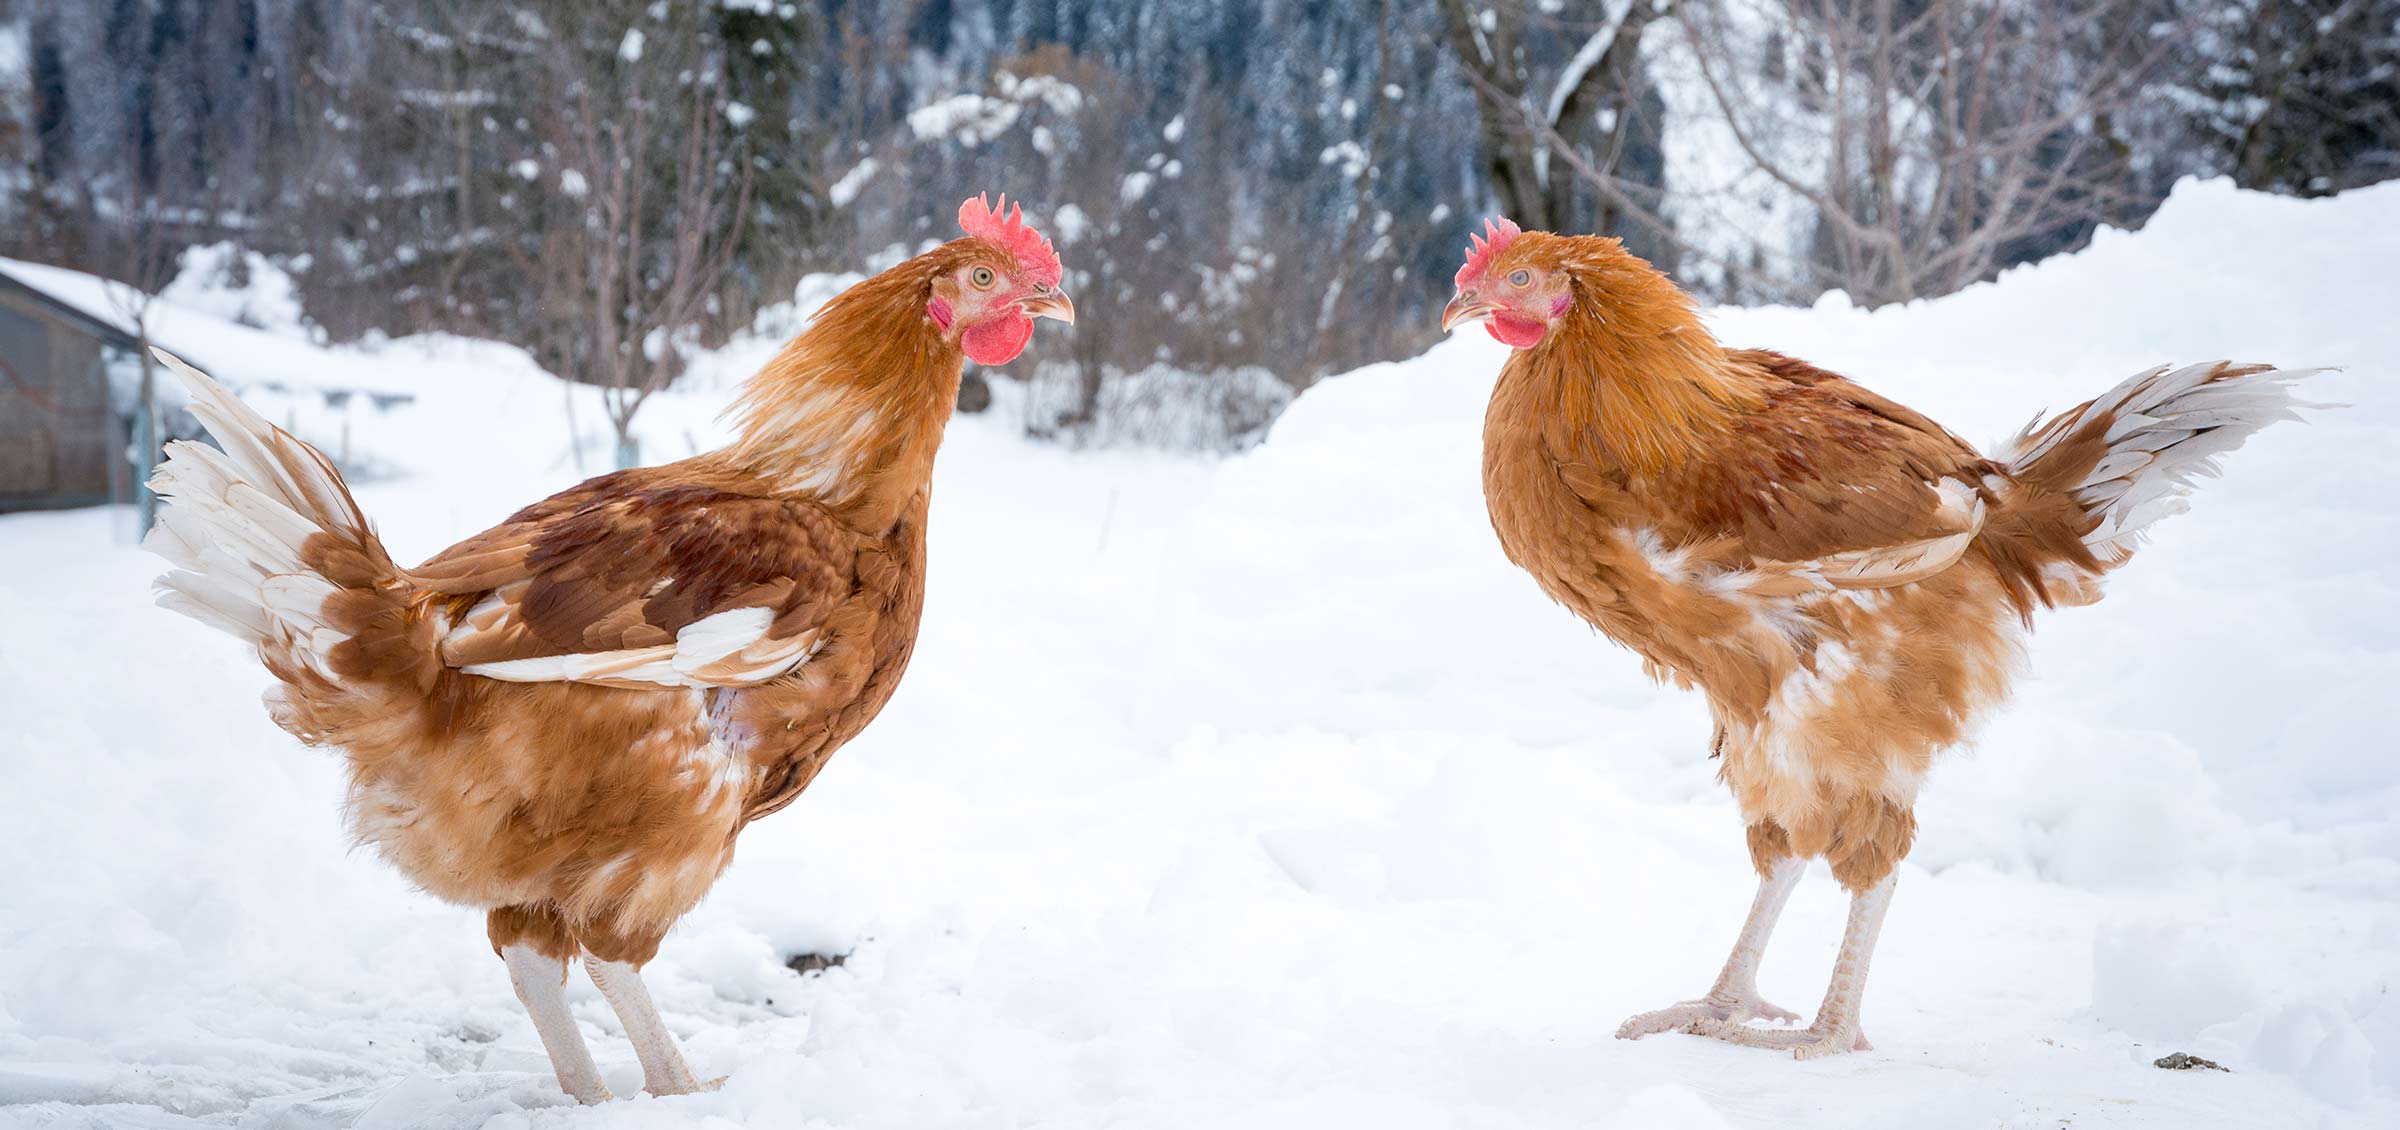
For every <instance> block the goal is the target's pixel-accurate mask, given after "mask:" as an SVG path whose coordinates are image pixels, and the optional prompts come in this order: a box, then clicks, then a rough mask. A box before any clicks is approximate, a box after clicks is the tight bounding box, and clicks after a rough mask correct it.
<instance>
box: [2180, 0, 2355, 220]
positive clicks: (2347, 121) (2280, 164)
mask: <svg viewBox="0 0 2400 1130" xmlns="http://www.w3.org/2000/svg"><path fill="white" fill-rule="evenodd" d="M2196 15H2197V20H2196V23H2197V30H2196V34H2195V35H2194V36H2193V37H2192V51H2193V55H2194V59H2193V65H2192V66H2191V67H2190V68H2189V77H2188V78H2187V79H2186V80H2185V81H2184V83H2182V84H2181V89H2180V93H2181V94H2182V95H2183V96H2184V98H2185V100H2186V101H2187V102H2188V103H2189V104H2190V105H2192V106H2193V107H2194V110H2193V113H2192V118H2193V120H2194V124H2195V126H2196V127H2197V129H2198V131H2199V133H2200V134H2201V136H2202V137H2203V138H2205V139H2206V140H2207V141H2208V142H2210V143H2212V144H2213V146H2214V147H2216V148H2218V149H2219V150H2220V151H2221V152H2222V153H2223V154H2224V160H2223V165H2222V167H2223V168H2224V169H2225V170H2227V171H2230V172H2232V173H2233V175H2234V177H2235V178H2236V180H2238V181H2239V182H2240V183H2241V185H2242V186H2243V187H2245V188H2260V189H2270V190H2275V191H2281V192H2293V193H2298V194H2300V195H2302V196H2324V195H2329V194H2331V193H2336V192H2340V191H2342V190H2343V189H2347V188H2356V187H2358V186H2360V185H2366V184H2373V183H2375V182H2377V181H2381V180H2386V179H2389V178H2391V177H2394V176H2400V0H2230V2H2217V3H2209V4H2201V5H2197V12H2196Z"/></svg>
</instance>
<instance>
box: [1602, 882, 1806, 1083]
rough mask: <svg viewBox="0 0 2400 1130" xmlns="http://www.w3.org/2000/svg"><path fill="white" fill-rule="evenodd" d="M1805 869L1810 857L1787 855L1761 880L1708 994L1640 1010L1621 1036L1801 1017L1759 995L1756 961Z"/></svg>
mask: <svg viewBox="0 0 2400 1130" xmlns="http://www.w3.org/2000/svg"><path fill="white" fill-rule="evenodd" d="M1807 869H1808V864H1807V861H1805V860H1802V859H1800V858H1798V857H1797V856H1789V855H1787V856H1784V857H1783V858H1781V859H1778V860H1776V861H1775V865H1774V867H1773V868H1771V869H1770V870H1769V871H1768V872H1767V874H1766V875H1765V876H1763V877H1761V878H1760V879H1759V881H1758V897H1756V898H1754V899H1752V900H1751V901H1750V917H1749V919H1748V920H1747V921H1745V922H1743V923H1742V933H1741V936H1740V937H1738V938H1736V939H1734V943H1733V954H1732V956H1730V957H1728V958H1726V959H1725V969H1724V971H1723V972H1720V973H1718V974H1717V983H1716V985H1715V986H1714V987H1712V988H1710V989H1709V990H1708V995H1707V996H1704V997H1701V998H1700V999H1699V1000H1693V1001H1684V1002H1682V1003H1680V1004H1672V1005H1668V1006H1667V1007H1665V1008H1662V1009H1658V1010H1656V1011H1653V1012H1645V1013H1642V1014H1641V1015H1639V1016H1636V1017H1634V1018H1632V1019H1630V1020H1627V1021H1626V1022H1625V1023H1624V1024H1623V1025H1621V1026H1619V1027H1618V1028H1617V1038H1618V1039H1620V1040H1638V1039H1641V1038H1642V1037H1644V1036H1648V1035H1651V1034H1653V1033H1657V1032H1672V1031H1690V1030H1692V1025H1694V1024H1697V1023H1699V1022H1702V1021H1710V1022H1726V1023H1731V1024H1734V1025H1736V1026H1738V1025H1740V1024H1741V1022H1742V1021H1745V1020H1752V1019H1764V1020H1798V1019H1800V1016H1799V1014H1798V1013H1794V1012H1791V1011H1789V1010H1786V1009H1781V1008H1777V1007H1775V1006H1774V1005H1772V1004H1768V1003H1767V1001H1766V999H1765V998H1763V997H1761V996H1759V995H1758V959H1759V958H1760V956H1761V955H1763V954H1765V953H1766V950H1767V939H1768V938H1769V937H1771V936H1772V935H1773V934H1774V933H1775V920H1776V919H1778V918H1780V917H1782V916H1783V904H1784V903H1785V902H1787V901H1789V900H1790V899H1791V897H1792V887H1793V886H1795V885H1797V884H1798V883H1799V882H1800V874H1801V873H1802V872H1803V871H1806V870H1807Z"/></svg>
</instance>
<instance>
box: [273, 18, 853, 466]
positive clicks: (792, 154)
mask: <svg viewBox="0 0 2400 1130" xmlns="http://www.w3.org/2000/svg"><path fill="white" fill-rule="evenodd" d="M368 11H369V15H370V17H371V18H370V23H369V34H370V43H371V46H370V48H369V52H370V56H371V58H372V59H373V60H374V62H373V64H372V65H371V66H370V67H369V68H368V71H367V72H366V74H365V75H364V76H363V77H362V78H360V79H359V80H358V81H356V82H354V83H352V84H350V85H349V87H348V88H347V89H346V90H345V92H344V95H345V102H346V105H347V106H348V107H350V108H351V112H350V113H348V114H347V115H346V118H347V119H348V120H347V122H346V124H345V128H346V130H347V131H348V132H349V133H350V134H351V136H352V139H353V144H352V145H351V146H350V148H349V150H348V152H349V154H350V156H349V169H348V176H349V178H350V181H351V184H350V189H349V191H340V190H326V191H321V192H320V194H319V203H320V204H321V205H322V206H323V207H324V208H326V209H327V211H328V212H329V213H330V215H329V221H330V222H331V223H333V224H336V225H338V226H339V227H340V229H341V230H343V231H344V232H345V233H346V234H347V236H348V238H347V239H346V240H345V241H344V244H343V246H344V247H345V248H346V255H345V258H346V259H347V260H348V261H347V262H346V263H344V264H343V265H342V269H341V270H339V271H336V272H332V273H331V275H330V276H329V279H328V284H327V285H329V286H340V287H347V288H351V289H352V291H353V293H352V294H351V295H350V296H349V300H348V301H346V302H345V303H344V307H345V309H347V310H349V311H352V316H353V317H354V318H357V319H359V320H360V321H361V322H367V321H368V320H370V319H380V320H378V321H374V322H373V323H372V324H380V325H383V326H384V327H385V328H393V327H392V325H391V323H392V321H394V320H398V319H394V318H393V317H392V314H393V312H392V311H390V310H389V309H385V310H383V311H381V312H378V311H377V310H376V308H375V307H376V302H377V296H382V301H384V302H387V303H388V302H395V301H396V302H398V303H399V304H401V305H402V307H403V308H404V309H405V310H406V311H407V313H406V315H405V322H404V325H408V327H409V328H415V327H418V326H443V327H446V328H456V329H470V330H475V331H480V332H484V333H489V334H492V335H494V336H499V337H503V338H506V339H508V340H512V341H517V342H520V343H523V344H525V345H527V346H529V347H530V348H531V349H532V350H533V352H534V355H535V357H536V358H537V359H538V360H539V361H540V362H541V363H542V364H543V365H544V366H545V367H546V368H549V369H551V370H552V371H554V372H557V373H559V374H560V375H562V376H565V377H568V378H570V379H573V380H579V381H584V382H587V383H590V384H595V385H598V386H600V388H601V389H603V390H604V398H605V399H606V402H607V405H608V415H609V422H610V424H611V425H612V427H613V428H614V430H615V432H616V438H617V457H618V460H619V462H620V463H624V462H629V461H631V460H633V459H634V458H636V457H637V452H636V451H635V450H634V446H633V434H632V422H633V418H634V415H635V413H637V412H638V411H639V410H640V408H641V406H642V404H643V403H644V402H645V401H646V400H648V398H649V397H650V396H651V395H652V394H654V393H656V392H657V391H658V390H659V389H661V388H664V387H666V386H667V385H668V384H669V383H671V382H673V381H674V379H675V378H676V377H677V376H678V375H679V374H680V373H681V372H682V370H683V366H684V363H685V361H684V359H685V357H686V356H687V355H688V353H689V352H690V351H691V350H692V349H694V348H695V347H698V346H702V345H706V344H711V343H713V341H714V340H716V339H719V338H721V337H722V335H723V334H724V333H726V332H728V331H729V330H731V329H734V328H738V327H739V326H740V325H742V324H743V323H744V322H746V321H747V319H748V316H749V315H750V313H751V312H752V311H754V310H755V309H756V308H757V307H758V306H759V305H760V304H761V303H763V302H767V301H776V300H781V299H782V298H785V297H788V295H789V294H790V287H791V283H792V282H793V280H794V279H795V278H796V276H797V273H798V268H799V266H800V258H801V253H802V252H803V251H804V250H805V249H806V247H807V246H808V244H809V243H810V241H811V240H812V239H813V238H814V232H815V228H816V225H817V223H818V220H819V211H820V208H821V200H820V198H819V196H818V188H817V185H816V182H815V179H814V177H813V176H812V175H811V167H810V164H809V156H810V151H811V147H810V146H808V145H807V144H806V142H805V140H804V139H803V138H802V137H801V136H799V132H798V130H799V124H798V121H797V119H796V117H795V114H794V103H795V95H796V83H797V82H798V81H799V80H800V79H801V78H802V77H803V76H804V75H805V74H806V68H807V64H808V57H807V55H806V54H805V50H806V48H807V46H808V45H809V43H810V37H809V32H808V27H809V25H808V21H807V19H806V18H805V17H804V16H802V15H801V14H800V13H799V12H798V10H797V9H796V8H795V7H794V6H793V5H789V4H784V5H775V4H755V5H749V4H745V5H734V4H727V5H714V4H710V5H700V4H656V3H641V2H636V0H610V2H607V3H585V2H580V0H518V2H510V3H482V2H477V0H392V2H389V3H379V4H372V5H370V6H369V8H368ZM344 328H346V329H355V328H363V326H356V325H354V326H349V327H344Z"/></svg>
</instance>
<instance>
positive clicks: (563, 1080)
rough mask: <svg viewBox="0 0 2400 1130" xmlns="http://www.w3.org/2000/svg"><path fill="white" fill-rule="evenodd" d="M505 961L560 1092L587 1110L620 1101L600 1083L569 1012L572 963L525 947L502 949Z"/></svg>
mask: <svg viewBox="0 0 2400 1130" xmlns="http://www.w3.org/2000/svg"><path fill="white" fill-rule="evenodd" d="M500 960H501V961H503V962H506V963H507V965H508V984H509V987H510V988H513V989H515V990H516V991H517V1000H518V1001H520V1002H522V1003H523V1004H524V1005H525V1011H526V1013H527V1014H528V1015H530V1016H532V1017H533V1030H534V1032H535V1033H536V1034H538V1035H539V1036H541V1038H542V1050H544V1051H547V1052H549V1053H550V1067H551V1069H552V1070H554V1071H556V1072H557V1073H558V1086H559V1089H560V1090H562V1091H565V1092H566V1093H567V1094H568V1095H569V1096H570V1097H572V1098H573V1099H574V1100H575V1101H576V1102H579V1103H582V1104H584V1105H585V1106H590V1105H592V1104H594V1103H604V1102H607V1101H608V1100H609V1099H611V1098H613V1097H615V1096H613V1095H610V1094H609V1093H608V1084H606V1083H603V1082H601V1081H600V1068H599V1066H598V1065H596V1064H594V1063H593V1062H592V1049H591V1048H590V1047H589V1046H587V1045H586V1044H585V1043H584V1042H583V1031H582V1030H581V1029H579V1028H577V1027H576V1026H575V1015H574V1014H573V1013H571V1012H569V1011H567V963H566V961H565V960H564V959H562V958H556V957H552V956H550V955H548V954H545V953H542V952H540V951H538V950H536V949H534V948H533V947H532V946H529V945H526V944H525V943H523V942H512V943H510V944H509V945H507V946H504V947H502V948H501V950H500Z"/></svg>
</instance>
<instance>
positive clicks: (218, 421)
mask: <svg viewBox="0 0 2400 1130" xmlns="http://www.w3.org/2000/svg"><path fill="white" fill-rule="evenodd" d="M152 352H153V353H154V354H156V355H157V357H158V359H159V360H160V361H161V362H162V363H164V364H165V365H166V367H167V369H168V371H170V372H172V373H174V374H175V375H176V376H177V377H179V378H181V379H182V381H183V383H184V385H185V386H186V387H187V388H189V389H190V390H191V411H192V415H194V416H195V417H197V418H199V420H200V422H201V423H202V424H204V425H206V426H207V428H208V431H209V434H210V435H212V436H214V437H216V440H217V442H218V443H220V444H223V445H224V450H222V451H219V450H217V449H215V448H212V447H209V446H207V445H206V444H200V443H191V442H186V441H178V442H175V443H170V444H168V445H167V447H166V451H167V459H166V462H165V463H163V464H161V465H160V467H159V468H158V472H157V473H156V474H155V475H153V476H152V477H151V479H150V487H151V489H152V490H154V491H157V492H158V494H159V495H160V497H162V498H164V499H167V500H168V501H169V505H168V506H166V507H165V508H163V509H162V510H161V512H160V514H159V521H158V525H157V526H155V527H154V528H153V529H152V530H151V531H150V536H149V537H148V538H147V539H146V540H145V541H144V542H143V545H144V547H145V548H148V549H149V550H151V551H152V552H154V553H157V554H158V555H159V556H161V557H164V558H166V559H167V560H168V561H169V562H172V563H173V564H174V565H175V570H174V571H173V572H170V573H168V574H167V575H165V576H163V577H160V578H159V579H158V590H159V595H158V603H159V605H160V606H161V607H164V608H170V609H173V610H175V611H177V612H181V613H183V614H184V615H186V616H190V617H192V618H193V619H195V620H198V621H200V622H202V623H204V624H208V625H210V626H211V627H215V628H217V629H220V630H222V631H224V632H227V633H229V634H231V635H233V636H235V637H237V638H240V639H246V640H249V641H251V642H253V643H259V644H269V645H276V646H280V647H282V648H284V649H286V650H287V651H289V652H290V653H291V654H292V656H293V657H294V658H296V659H299V660H300V661H302V662H305V663H308V664H309V665H311V666H315V667H318V668H319V669H322V668H323V666H324V659H325V654H326V653H327V652H328V651H329V650H331V649H332V648H333V647H335V646H336V645H338V644H340V643H341V642H342V640H343V639H344V638H346V637H344V635H343V634H342V632H341V631H340V630H339V629H337V628H336V627H335V626H334V625H332V624H331V623H329V622H328V621H327V619H326V617H325V607H326V602H327V600H329V599H330V598H331V597H333V596H334V595H335V594H336V593H338V592H339V591H340V590H339V589H338V588H337V587H336V586H335V585H334V584H333V582H331V581H329V580H326V579H325V578H323V577H321V576H317V575H316V574H315V573H314V572H313V571H311V570H310V568H309V566H308V564H307V562H306V559H305V557H304V555H303V547H304V546H305V545H306V544H307V542H308V540H309V539H310V538H312V537H315V536H316V535H318V534H323V533H333V534H337V535H340V536H343V537H346V538H352V539H366V538H371V537H372V536H373V535H372V534H371V533H370V532H369V531H368V528H367V522H366V517H365V516H364V515H363V514H360V513H359V511H358V507H357V505H356V504H355V503H353V502H351V501H350V495H349V491H348V490H347V489H346V488H344V487H343V485H342V480H341V475H340V474H339V473H338V472H337V471H335V470H334V467H333V464H332V462H331V461H329V460H327V459H326V458H325V456H324V455H323V454H321V453H319V452H318V451H317V450H316V449H315V448H313V447H310V446H309V445H307V444H305V443H302V442H301V441H300V440H298V439H295V438H293V437H292V436H291V435H290V434H289V433H287V432H285V431H283V430H282V429H280V428H277V427H276V426H274V425H273V424H270V423H268V422H267V421H266V419H265V417H262V416H260V415H259V414H258V413H257V412H254V411H252V410H251V409H250V407H249V406H248V405H246V404H243V403H242V402H241V400H240V398H238V397H236V396H234V395H233V393H232V392H230V391H228V390H227V389H226V388H225V386H223V385H220V384H218V383H217V382H216V381H214V380H211V379H210V378H209V377H208V376H207V375H206V374H204V373H202V372H200V371H199V370H197V369H194V368H192V367H191V366H190V365H187V364H185V363H184V362H183V361H182V360H181V359H179V358H176V357H174V356H173V355H171V354H169V353H167V352H166V351H165V350H152Z"/></svg>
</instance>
